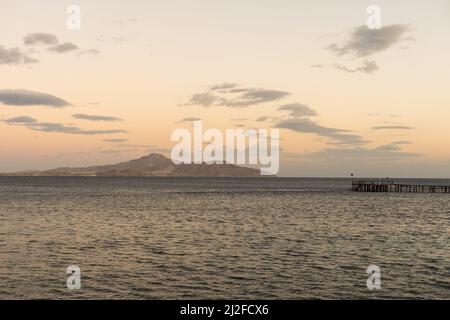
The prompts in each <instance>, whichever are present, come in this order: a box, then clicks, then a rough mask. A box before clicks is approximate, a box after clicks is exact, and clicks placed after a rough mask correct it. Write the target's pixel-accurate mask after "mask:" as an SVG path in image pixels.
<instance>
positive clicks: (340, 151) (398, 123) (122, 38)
mask: <svg viewBox="0 0 450 320" xmlns="http://www.w3.org/2000/svg"><path fill="white" fill-rule="evenodd" d="M77 3H78V5H79V6H80V8H81V26H82V27H81V30H68V28H67V26H66V18H67V14H66V8H67V6H68V5H70V4H73V3H72V1H50V0H44V1H39V2H37V1H24V0H18V1H8V0H1V1H0V30H2V31H0V33H1V37H0V118H1V119H2V121H1V122H0V135H1V136H2V137H3V139H0V150H2V157H1V158H0V171H2V172H3V171H17V170H25V169H44V168H52V167H57V166H85V165H91V164H104V163H114V162H118V161H123V160H128V159H132V158H135V157H138V156H142V155H144V154H146V153H149V152H160V153H164V152H165V151H167V150H170V148H171V147H172V146H173V145H174V143H173V142H171V141H170V134H171V132H172V131H173V130H175V129H176V128H179V127H186V128H190V127H191V124H190V123H189V122H180V120H181V119H183V118H191V117H195V118H201V119H202V120H203V121H204V126H205V127H207V128H211V127H214V128H219V129H223V130H225V129H226V128H235V127H238V126H239V127H243V128H273V127H279V128H281V139H282V141H281V147H282V152H281V167H280V174H281V175H287V176H348V175H349V173H350V172H355V173H356V174H357V175H361V176H362V175H364V176H418V177H419V176H420V177H422V176H423V177H450V175H449V173H448V172H450V170H449V169H450V150H449V149H448V148H446V146H448V145H449V144H448V142H447V141H448V136H449V135H450V128H449V126H448V124H447V120H448V119H450V108H449V106H450V92H449V90H448V84H449V83H450V62H449V60H448V55H449V53H450V5H449V2H448V1H446V0H440V1H433V2H432V3H431V2H429V3H427V2H425V1H395V4H394V3H392V1H378V3H377V5H379V6H380V8H381V21H382V28H381V29H380V30H378V31H377V32H378V33H376V36H374V37H372V35H373V34H374V33H372V34H371V33H368V32H365V31H364V30H362V29H359V31H358V29H357V28H358V27H361V26H365V24H366V19H367V14H366V8H367V7H368V6H369V5H370V4H372V3H371V2H369V1H356V0H354V1H350V0H347V1H341V2H339V3H334V2H331V1H315V2H310V1H293V0H292V1H288V0H284V1H274V0H273V1H245V2H243V1H237V0H236V1H206V0H199V1H195V2H194V3H192V2H186V1H138V0H135V1H128V2H127V4H126V5H125V4H124V3H123V1H106V0H100V1H95V2H93V1H86V0H85V1H77ZM30 34H31V36H30ZM32 34H35V35H34V36H33V35H32ZM43 34H44V35H47V37H43V36H42V35H43ZM49 35H52V36H53V37H54V38H51V37H49ZM27 36H29V37H28V38H27ZM25 39H28V40H29V43H27V41H26V40H25ZM52 39H53V40H52ZM55 39H56V40H55ZM55 41H56V42H55ZM67 43H70V44H73V45H75V47H73V48H72V49H70V48H71V47H70V46H67V45H66V44H67ZM333 44H334V46H333ZM330 45H331V46H330ZM67 48H69V49H67ZM333 48H334V49H333ZM30 59H32V60H30ZM32 62H34V63H32ZM373 65H376V68H374V69H370V68H369V67H370V66H373ZM364 68H366V69H364ZM222 84H228V85H229V88H228V89H226V90H225V89H223V90H221V91H220V90H215V89H214V87H215V86H218V85H222ZM19 89H20V90H23V91H20V90H19ZM233 90H234V91H233ZM24 92H25V93H24ZM29 92H33V93H38V96H37V97H36V96H33V97H32V99H44V100H45V99H47V100H48V96H45V97H42V96H39V94H46V95H51V96H52V97H56V98H59V99H62V100H64V101H66V102H67V104H68V105H67V106H54V105H53V106H52V105H36V104H33V102H29V103H28V102H27V103H25V104H24V103H23V100H21V101H22V102H21V103H17V101H18V100H14V99H19V98H21V99H24V97H23V96H21V95H23V94H25V95H29V94H30V93H29ZM196 94H197V95H200V96H199V97H202V98H205V97H211V96H213V97H215V99H216V100H214V103H212V104H211V105H207V104H206V103H204V100H201V99H200V100H198V99H192V98H193V97H195V95H196ZM245 95H247V96H245ZM27 98H29V99H31V98H30V97H29V96H27ZM246 99H247V100H246ZM14 101H15V102H14ZM224 101H225V102H224ZM247 102H248V103H247ZM227 103H228V105H227ZM18 104H19V105H18ZM50 104H51V103H50ZM230 104H234V105H233V106H230ZM282 106H288V107H287V108H284V109H283V108H281V109H280V107H282ZM299 106H306V108H307V109H305V107H299ZM305 110H309V111H306V113H305ZM295 111H296V112H297V113H295ZM74 114H82V115H88V116H93V115H94V116H102V117H114V118H120V119H121V121H111V119H110V118H107V119H108V120H98V119H91V120H89V119H85V118H83V119H80V118H77V117H73V115H74ZM17 117H28V118H29V119H28V118H27V119H28V121H31V120H30V119H32V120H33V121H34V122H20V121H19V122H17V121H13V120H14V119H15V118H17ZM261 117H265V118H266V119H265V121H257V119H258V118H261ZM11 119H13V120H11ZM19 120H20V119H19ZM22 120H23V119H22ZM260 120H261V119H260ZM55 124H56V125H55ZM74 128H75V129H74ZM111 130H112V131H111ZM115 130H118V131H117V132H116V131H115ZM123 131H126V132H123ZM74 132H75V134H74ZM105 139H122V140H123V141H117V142H109V141H105ZM355 139H356V140H355ZM125 140H126V141H125ZM166 154H167V153H166Z"/></svg>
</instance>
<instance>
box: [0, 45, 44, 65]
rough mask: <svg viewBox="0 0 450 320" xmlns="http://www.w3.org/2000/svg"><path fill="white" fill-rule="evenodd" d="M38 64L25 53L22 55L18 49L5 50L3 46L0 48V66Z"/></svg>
mask: <svg viewBox="0 0 450 320" xmlns="http://www.w3.org/2000/svg"><path fill="white" fill-rule="evenodd" d="M38 62H39V61H38V60H36V59H34V58H33V57H30V56H29V55H28V54H26V53H23V52H22V51H21V50H20V49H19V48H11V49H7V48H5V47H3V46H0V65H2V64H9V65H19V64H32V63H38Z"/></svg>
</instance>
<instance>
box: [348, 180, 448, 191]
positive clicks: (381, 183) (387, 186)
mask: <svg viewBox="0 0 450 320" xmlns="http://www.w3.org/2000/svg"><path fill="white" fill-rule="evenodd" d="M352 191H355V192H409V193H450V186H441V185H426V184H405V183H395V182H394V181H393V180H388V179H384V180H372V181H368V180H354V181H352Z"/></svg>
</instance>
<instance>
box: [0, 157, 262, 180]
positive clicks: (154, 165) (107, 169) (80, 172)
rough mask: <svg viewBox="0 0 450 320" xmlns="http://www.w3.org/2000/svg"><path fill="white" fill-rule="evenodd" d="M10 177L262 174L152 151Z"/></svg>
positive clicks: (253, 170)
mask: <svg viewBox="0 0 450 320" xmlns="http://www.w3.org/2000/svg"><path fill="white" fill-rule="evenodd" d="M1 175H8V176H105V177H106V176H111V177H122V176H123V177H149V176H160V177H161V176H166V177H259V176H260V170H259V169H252V168H245V167H240V166H237V165H234V164H209V165H208V164H205V163H203V164H179V165H176V164H174V163H173V162H172V160H170V159H169V158H166V157H165V156H163V155H161V154H157V153H151V154H149V155H147V156H143V157H141V158H139V159H134V160H130V161H126V162H121V163H117V164H111V165H104V166H91V167H84V168H57V169H51V170H45V171H24V172H15V173H5V174H1Z"/></svg>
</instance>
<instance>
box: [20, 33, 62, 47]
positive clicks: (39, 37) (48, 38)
mask: <svg viewBox="0 0 450 320" xmlns="http://www.w3.org/2000/svg"><path fill="white" fill-rule="evenodd" d="M23 43H24V44H25V45H27V46H33V45H38V44H45V45H57V44H58V38H57V37H56V36H55V35H53V34H50V33H30V34H28V35H26V36H25V37H24V38H23Z"/></svg>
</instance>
